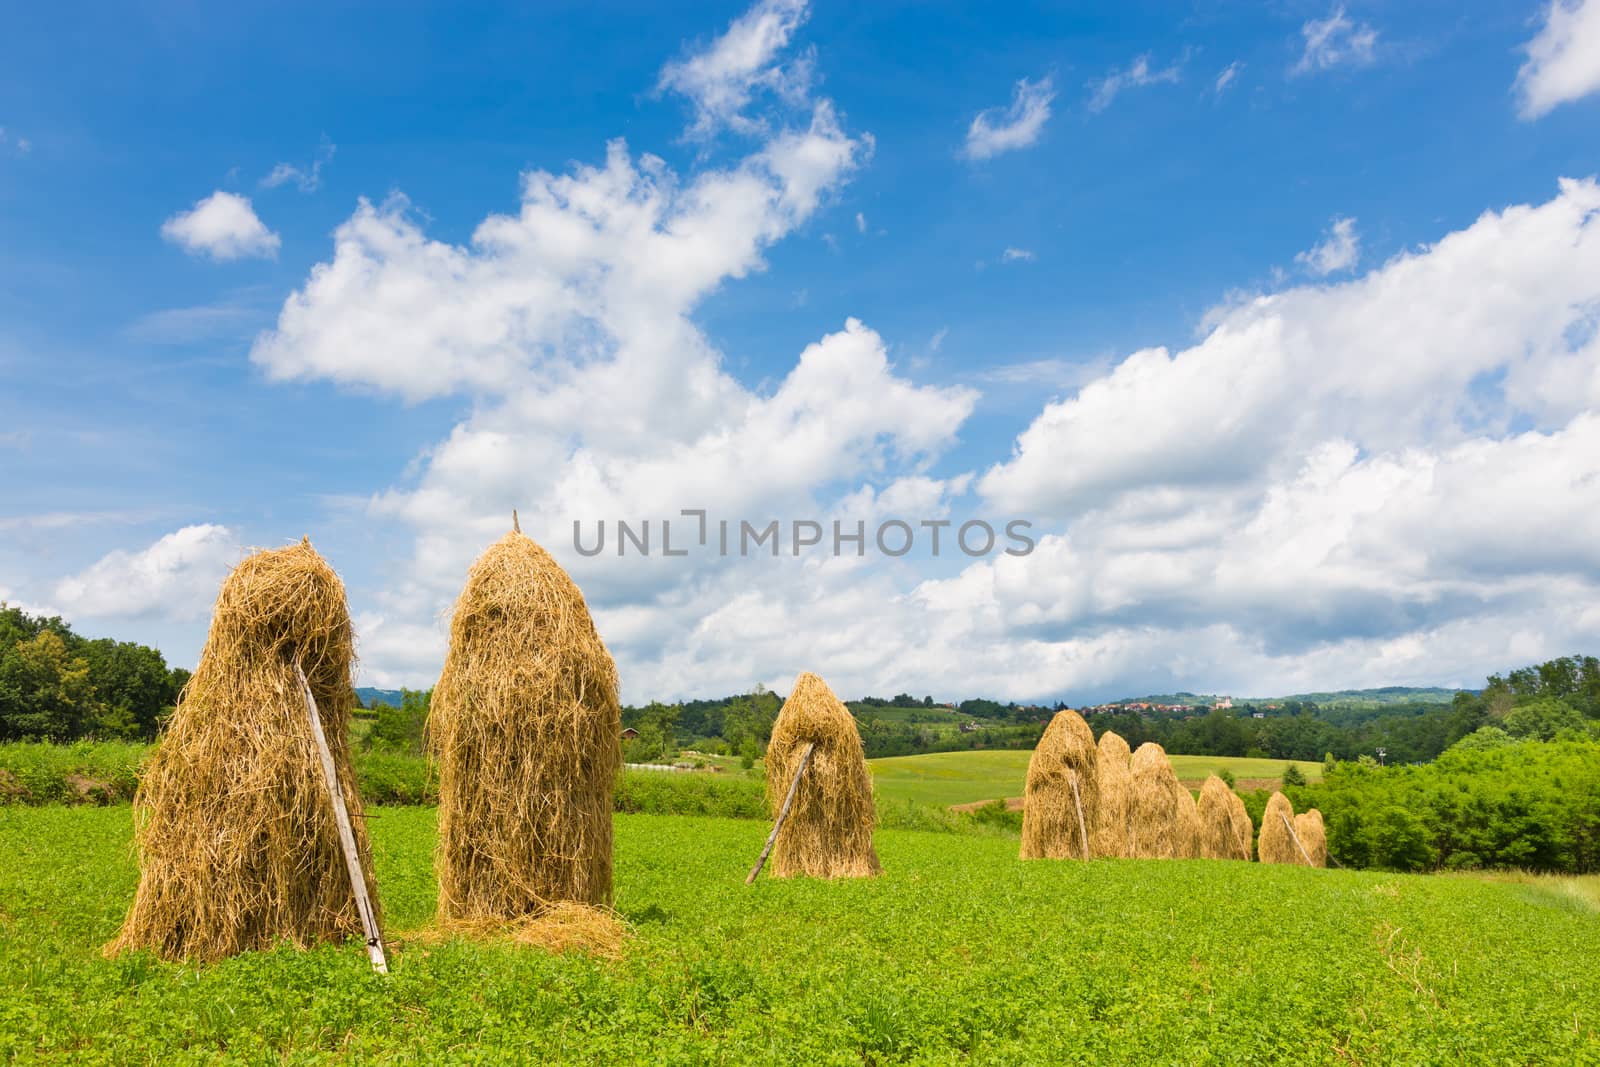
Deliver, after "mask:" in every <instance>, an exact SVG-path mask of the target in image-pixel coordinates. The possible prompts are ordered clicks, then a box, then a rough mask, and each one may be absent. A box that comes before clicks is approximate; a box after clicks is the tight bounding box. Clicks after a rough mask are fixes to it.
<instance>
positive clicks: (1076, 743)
mask: <svg viewBox="0 0 1600 1067" xmlns="http://www.w3.org/2000/svg"><path fill="white" fill-rule="evenodd" d="M1099 761H1100V760H1099V753H1098V752H1097V751H1096V749H1095V744H1094V733H1093V731H1091V730H1090V729H1089V724H1088V723H1086V722H1084V721H1083V716H1081V715H1079V714H1078V713H1077V712H1075V711H1073V710H1072V709H1071V708H1064V709H1062V710H1061V711H1058V712H1056V716H1055V718H1053V719H1051V720H1050V725H1049V726H1046V727H1045V729H1044V734H1043V736H1041V737H1040V738H1039V744H1038V745H1037V746H1035V747H1034V750H1033V756H1032V758H1031V759H1029V760H1028V778H1027V785H1026V787H1025V789H1024V800H1023V806H1022V851H1021V856H1022V858H1023V859H1025V860H1034V859H1079V860H1081V859H1088V858H1089V856H1090V855H1091V854H1092V851H1091V846H1090V843H1089V840H1088V828H1089V827H1091V826H1094V825H1096V821H1095V820H1096V819H1097V818H1099V814H1100V803H1099V801H1100V788H1099V773H1098V765H1099Z"/></svg>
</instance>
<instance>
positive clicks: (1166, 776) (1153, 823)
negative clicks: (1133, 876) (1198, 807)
mask: <svg viewBox="0 0 1600 1067" xmlns="http://www.w3.org/2000/svg"><path fill="white" fill-rule="evenodd" d="M1128 823H1129V837H1130V841H1131V846H1132V853H1133V855H1135V856H1137V857H1139V858H1140V859H1191V858H1193V857H1195V856H1197V855H1199V850H1200V839H1199V838H1200V818H1199V815H1198V814H1197V813H1196V811H1195V804H1194V798H1193V797H1191V796H1190V795H1189V791H1188V790H1187V789H1185V788H1184V787H1183V783H1182V782H1179V781H1178V776H1177V775H1176V774H1174V773H1173V771H1172V764H1171V763H1170V762H1168V760H1167V753H1166V751H1165V750H1163V749H1162V747H1161V746H1160V745H1158V744H1156V743H1155V742H1154V741H1146V742H1145V743H1144V744H1142V745H1140V746H1139V750H1138V751H1137V752H1135V753H1134V754H1133V783H1132V788H1131V789H1130V790H1129V802H1128Z"/></svg>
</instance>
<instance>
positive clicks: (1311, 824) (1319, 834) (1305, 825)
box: [1294, 808, 1328, 867]
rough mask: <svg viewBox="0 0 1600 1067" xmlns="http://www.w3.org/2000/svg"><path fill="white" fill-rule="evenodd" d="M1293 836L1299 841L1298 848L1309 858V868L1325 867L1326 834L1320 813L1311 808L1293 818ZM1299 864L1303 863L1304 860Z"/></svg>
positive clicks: (1326, 859)
mask: <svg viewBox="0 0 1600 1067" xmlns="http://www.w3.org/2000/svg"><path fill="white" fill-rule="evenodd" d="M1294 834H1295V836H1296V837H1298V838H1299V839H1300V846H1301V847H1302V848H1304V849H1305V850H1306V854H1307V855H1308V856H1310V857H1311V866H1313V867H1326V866H1327V865H1328V832H1327V830H1326V829H1324V827H1323V825H1322V812H1320V811H1318V810H1317V809H1316V808H1312V809H1310V810H1309V811H1305V812H1302V813H1301V814H1299V815H1296V816H1295V817H1294ZM1301 862H1304V860H1302V861H1301Z"/></svg>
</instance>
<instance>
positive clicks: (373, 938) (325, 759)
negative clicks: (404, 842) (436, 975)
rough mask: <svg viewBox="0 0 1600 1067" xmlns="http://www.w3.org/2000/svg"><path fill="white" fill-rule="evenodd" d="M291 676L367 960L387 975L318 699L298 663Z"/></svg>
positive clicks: (375, 919) (385, 963)
mask: <svg viewBox="0 0 1600 1067" xmlns="http://www.w3.org/2000/svg"><path fill="white" fill-rule="evenodd" d="M294 674H295V677H296V678H298V679H299V680H300V695H301V696H302V697H303V698H305V702H306V716H307V717H308V718H309V719H310V720H311V736H312V737H313V738H315V739H316V742H317V755H318V756H320V757H321V758H322V778H323V781H324V782H326V783H327V786H328V795H329V796H330V797H331V798H332V799H333V819H334V821H335V822H336V823H338V824H339V847H340V848H341V849H343V851H344V866H345V870H346V872H347V873H348V874H349V875H350V890H351V892H352V893H354V894H355V898H356V912H357V913H358V914H359V915H360V916H361V929H362V931H363V932H364V933H365V934H366V935H367V958H368V959H370V960H372V969H373V970H375V971H377V972H378V973H379V974H388V973H389V961H388V960H387V959H385V958H384V955H383V935H382V933H380V932H379V930H378V917H377V915H376V914H375V913H374V912H373V910H372V898H371V897H369V896H368V895H367V878H366V875H365V873H363V871H362V870H361V854H360V853H359V852H358V851H356V835H355V831H353V830H351V829H350V810H349V809H348V808H346V807H345V803H344V790H342V789H340V788H339V772H338V769H337V768H335V767H334V765H333V752H332V751H331V750H330V749H329V748H328V738H327V735H325V734H324V733H323V732H322V716H321V715H319V714H318V713H317V698H316V697H315V696H313V695H312V693H311V683H310V682H308V681H306V672H305V668H303V667H302V666H300V661H299V660H295V663H294Z"/></svg>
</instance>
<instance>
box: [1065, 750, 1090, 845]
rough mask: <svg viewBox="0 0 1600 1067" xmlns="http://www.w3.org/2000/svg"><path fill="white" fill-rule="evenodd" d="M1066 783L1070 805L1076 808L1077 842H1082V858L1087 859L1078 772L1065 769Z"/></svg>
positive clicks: (1086, 838)
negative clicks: (1068, 787) (1068, 789)
mask: <svg viewBox="0 0 1600 1067" xmlns="http://www.w3.org/2000/svg"><path fill="white" fill-rule="evenodd" d="M1067 781H1069V782H1071V783H1072V803H1073V804H1075V805H1076V806H1077V808H1078V840H1079V841H1082V842H1083V858H1084V859H1088V858H1089V831H1088V829H1087V828H1086V827H1085V826H1084V822H1083V797H1081V796H1080V795H1079V794H1078V772H1077V771H1075V770H1073V769H1072V768H1071V767H1068V768H1067Z"/></svg>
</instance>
